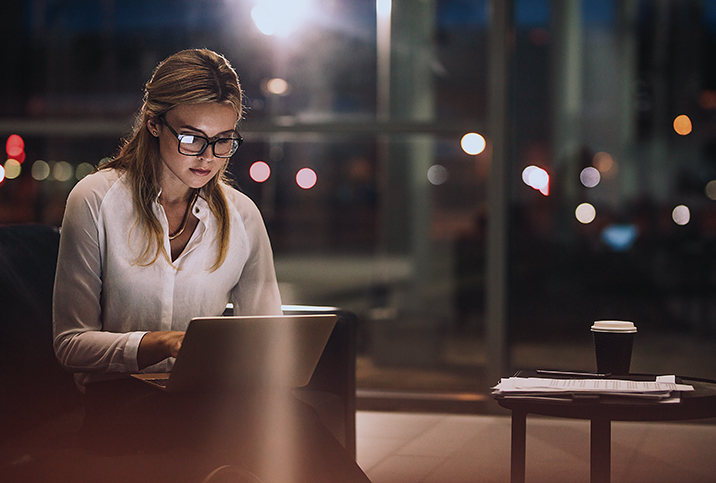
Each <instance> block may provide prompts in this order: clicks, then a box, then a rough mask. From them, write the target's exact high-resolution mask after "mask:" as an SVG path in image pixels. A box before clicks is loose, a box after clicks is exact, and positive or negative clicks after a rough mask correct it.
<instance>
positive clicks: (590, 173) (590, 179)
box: [579, 166, 602, 188]
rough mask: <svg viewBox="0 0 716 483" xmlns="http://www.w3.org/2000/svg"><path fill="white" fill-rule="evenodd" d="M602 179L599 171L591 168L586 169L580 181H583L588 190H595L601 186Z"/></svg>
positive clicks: (580, 175)
mask: <svg viewBox="0 0 716 483" xmlns="http://www.w3.org/2000/svg"><path fill="white" fill-rule="evenodd" d="M601 179H602V176H601V175H600V174H599V170H598V169H597V168H592V167H591V166H590V167H588V168H584V169H583V170H582V172H581V173H579V181H581V182H582V184H583V185H584V186H586V187H587V188H594V187H595V186H597V185H598V184H599V181H600V180H601Z"/></svg>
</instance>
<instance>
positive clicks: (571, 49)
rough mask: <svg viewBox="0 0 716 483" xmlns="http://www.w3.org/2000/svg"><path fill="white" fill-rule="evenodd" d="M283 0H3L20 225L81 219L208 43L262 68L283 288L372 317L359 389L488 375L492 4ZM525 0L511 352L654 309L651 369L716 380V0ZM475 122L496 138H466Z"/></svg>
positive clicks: (434, 386) (241, 63)
mask: <svg viewBox="0 0 716 483" xmlns="http://www.w3.org/2000/svg"><path fill="white" fill-rule="evenodd" d="M262 4H263V3H262V2H259V1H249V0H226V1H223V2H217V1H215V0H191V1H190V0H181V1H175V0H158V1H153V2H143V1H136V0H127V1H122V2H111V1H99V0H97V1H93V0H82V1H73V2H41V1H23V2H15V4H14V5H15V7H14V8H8V9H7V10H6V11H4V14H5V18H6V22H5V24H6V28H5V29H3V31H2V32H0V36H2V39H3V45H5V46H6V48H5V50H4V52H5V55H6V58H5V62H4V64H3V66H4V71H5V72H6V73H9V75H5V76H3V77H2V78H0V117H1V119H0V134H1V135H2V140H3V141H4V140H7V139H8V137H9V136H10V135H11V134H19V135H21V136H22V137H23V139H24V141H25V147H24V155H25V159H24V162H23V163H22V165H21V171H20V173H19V174H16V173H17V167H16V166H15V167H13V166H14V165H12V164H10V165H7V166H8V168H7V172H8V173H10V174H11V175H12V177H11V176H8V177H7V179H5V180H4V182H2V183H1V184H0V223H18V222H40V223H48V224H54V225H57V224H59V223H60V221H61V217H62V210H63V207H64V200H65V199H66V196H67V193H68V192H69V190H70V189H71V187H72V186H73V184H74V183H75V182H76V180H77V178H78V177H81V176H82V175H84V174H85V173H86V172H87V170H88V165H96V164H97V163H98V162H99V161H100V160H101V159H102V158H105V157H107V156H112V155H113V154H114V153H116V150H117V146H118V144H119V142H120V139H121V137H122V136H124V135H126V133H127V132H129V130H130V128H131V124H132V115H133V113H134V112H135V111H136V110H137V109H138V107H139V106H140V105H141V93H142V87H143V85H144V83H145V82H146V80H147V79H148V78H149V77H150V76H151V73H152V70H153V69H154V67H155V66H156V64H157V63H158V62H159V61H160V60H161V59H163V58H165V57H166V56H168V55H169V54H171V53H174V52H176V51H178V50H180V49H184V48H190V47H194V46H198V45H201V46H208V47H210V48H212V49H215V50H217V51H220V52H222V53H224V54H225V55H226V56H227V58H228V59H229V60H230V61H231V63H232V64H233V65H234V66H235V68H236V69H237V71H238V73H239V75H240V78H241V81H242V84H243V87H244V89H245V95H246V101H247V102H246V108H247V110H246V115H245V119H244V120H243V121H242V124H241V128H240V131H241V133H242V135H243V136H244V138H245V140H246V142H245V143H244V144H243V145H242V147H241V149H240V150H239V152H238V154H237V155H235V156H234V159H233V160H232V164H231V168H230V169H231V172H232V173H233V175H234V178H235V180H236V183H237V185H238V186H239V187H240V189H242V190H243V191H244V192H246V193H247V194H248V195H249V196H250V197H251V198H252V199H254V200H255V201H256V203H257V205H258V206H259V208H260V209H261V211H262V214H263V216H264V218H265V220H266V224H267V226H268V230H269V233H270V235H271V238H272V242H273V246H274V250H275V255H276V268H277V271H278V275H279V279H280V282H281V289H282V292H283V296H284V299H285V301H286V302H287V303H289V302H290V303H306V304H321V305H338V306H341V307H344V308H347V309H350V310H353V311H355V312H356V313H357V314H358V315H359V319H360V327H359V364H358V368H359V372H358V376H359V377H358V382H359V386H360V387H361V388H389V389H411V390H420V391H427V390H439V391H464V390H469V391H481V392H483V393H485V391H486V389H487V387H488V386H489V385H490V384H492V383H494V382H496V381H487V380H485V378H484V376H483V374H484V372H485V367H486V366H487V365H489V364H491V363H493V361H489V360H487V359H486V355H485V354H486V350H485V342H484V338H485V337H484V334H485V331H486V327H487V326H488V324H487V321H486V315H485V311H486V307H487V305H488V301H489V300H491V299H490V297H489V295H490V289H491V280H490V279H488V278H487V277H488V274H487V262H488V261H490V258H489V255H486V251H485V250H486V241H487V233H488V231H489V230H490V226H491V225H490V222H491V208H490V206H489V204H488V193H489V190H490V183H489V175H490V171H491V164H492V163H493V162H497V160H492V159H491V157H492V154H491V153H492V140H491V139H490V133H489V131H488V129H487V127H488V117H487V115H488V100H490V98H491V97H490V91H489V89H488V58H489V53H490V48H491V46H490V45H489V42H488V29H489V5H490V2H488V1H487V0H478V1H466V0H434V1H423V2H415V1H414V0H393V2H392V19H391V18H389V17H385V16H382V17H381V16H380V15H377V12H376V3H375V2H374V1H373V0H360V1H358V0H333V1H320V0H315V1H312V2H306V3H305V4H304V3H303V2H299V1H298V0H292V1H290V2H287V3H286V5H287V6H288V7H291V8H294V7H295V6H301V5H302V6H303V7H302V8H303V10H300V11H296V12H294V13H293V14H292V17H291V18H292V19H293V20H296V19H299V18H301V19H303V20H302V22H300V23H296V24H293V25H292V26H291V27H292V30H290V31H282V32H279V31H278V30H275V31H274V32H273V34H272V35H266V34H265V33H263V32H264V31H267V30H266V29H267V28H268V27H267V26H266V24H264V23H261V22H262V20H256V19H257V18H259V19H261V18H263V19H264V20H265V17H260V15H259V14H260V13H261V12H259V13H256V12H253V9H254V8H255V7H257V6H260V5H262ZM513 4H514V5H513V6H514V9H513V10H514V15H513V19H512V20H513V25H512V27H514V36H510V38H509V39H508V43H509V45H510V47H511V49H510V55H511V57H509V58H508V59H505V62H508V63H509V65H510V76H511V81H510V84H509V90H510V104H509V105H508V106H506V110H505V114H506V115H507V118H508V126H509V133H510V139H509V143H508V144H509V156H508V159H507V166H508V172H509V190H508V191H509V210H508V216H507V221H508V224H509V227H508V228H509V244H508V245H509V246H508V247H507V248H508V253H509V259H508V267H509V269H508V273H507V274H506V276H507V280H508V288H509V290H508V301H507V306H508V317H507V321H506V323H507V324H508V339H509V347H510V356H511V366H510V368H509V369H510V370H512V369H522V368H538V367H549V368H564V369H584V370H594V369H595V367H594V359H593V350H592V348H591V340H590V333H589V326H590V325H591V323H592V322H593V320H596V319H600V318H617V319H629V320H633V321H634V322H635V323H636V325H637V327H638V329H639V332H638V335H637V343H636V346H635V352H634V360H633V369H634V370H637V371H642V372H677V373H685V374H687V373H688V374H692V375H697V376H704V377H716V361H715V360H714V358H715V357H716V356H715V354H716V350H714V346H715V345H716V300H715V299H714V290H716V282H715V278H714V273H716V270H714V268H715V267H712V262H711V261H712V260H713V259H714V248H715V247H716V245H715V244H714V240H715V239H716V228H715V227H716V223H715V222H714V220H716V208H714V199H716V188H714V185H715V183H716V181H714V179H716V163H715V162H714V159H715V153H716V150H715V149H714V146H715V145H716V143H715V141H714V139H715V135H714V132H716V131H715V130H714V111H715V110H716V68H715V64H714V59H713V58H712V57H713V56H711V55H710V52H712V51H713V49H714V45H715V44H716V2H714V1H711V0H708V1H707V0H704V1H696V0H692V1H676V0H672V1H663V2H649V1H638V0H629V1H623V2H622V1H619V2H617V1H614V0H582V1H581V2H579V1H575V2H551V1H548V0H539V1H536V0H529V1H527V0H524V1H523V0H518V1H515V2H513ZM555 6H558V7H559V8H555ZM288 7H287V8H286V9H285V10H286V12H289V11H290V9H289V8H288ZM252 12H253V15H252ZM286 12H283V13H286ZM264 13H265V12H264ZM307 13H308V15H305V14H307ZM386 19H387V20H386ZM272 21H274V22H278V18H274V19H273V20H272ZM276 25H278V24H276ZM276 25H274V27H276ZM276 28H277V27H276ZM269 30H270V29H269ZM282 35H283V36H282ZM30 59H31V61H30ZM679 116H687V117H688V118H684V117H679ZM689 129H690V130H689ZM468 132H476V133H480V134H481V135H483V136H485V138H487V146H486V149H484V151H482V152H480V153H479V154H474V155H470V154H467V153H466V152H465V151H464V150H463V148H462V147H461V144H460V141H461V138H462V136H463V135H464V134H466V133H468ZM9 157H10V156H9V153H8V158H9ZM257 162H263V163H264V164H260V165H258V164H255V163H257ZM3 164H6V163H4V160H3ZM252 166H254V171H252V170H251V168H252ZM306 168H307V169H308V170H305V169H306ZM526 168H529V169H527V171H525V170H526ZM538 168H539V169H538ZM13 170H14V171H13ZM302 170H304V171H302ZM299 172H300V173H301V175H300V176H299V179H298V180H297V176H298V175H299ZM252 173H253V175H252ZM252 176H253V177H252ZM314 176H315V177H314ZM299 182H300V183H301V184H302V185H303V187H301V186H299ZM314 182H315V184H314ZM578 208H579V209H578ZM492 221H494V220H492ZM498 275H500V274H498ZM505 375H507V374H505Z"/></svg>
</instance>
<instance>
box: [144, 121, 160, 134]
mask: <svg viewBox="0 0 716 483" xmlns="http://www.w3.org/2000/svg"><path fill="white" fill-rule="evenodd" d="M147 129H148V130H149V133H150V134H151V135H152V136H154V137H159V133H160V125H159V122H157V119H156V118H152V119H149V120H148V121H147Z"/></svg>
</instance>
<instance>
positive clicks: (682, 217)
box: [671, 205, 691, 226]
mask: <svg viewBox="0 0 716 483" xmlns="http://www.w3.org/2000/svg"><path fill="white" fill-rule="evenodd" d="M671 219H672V220H674V223H676V224H677V225H681V226H683V225H686V224H688V223H689V221H691V211H689V207H688V206H686V205H679V206H677V207H676V208H674V210H673V211H672V212H671Z"/></svg>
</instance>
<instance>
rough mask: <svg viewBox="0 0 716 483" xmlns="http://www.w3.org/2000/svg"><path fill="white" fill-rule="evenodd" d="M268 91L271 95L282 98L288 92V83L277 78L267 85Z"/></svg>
mask: <svg viewBox="0 0 716 483" xmlns="http://www.w3.org/2000/svg"><path fill="white" fill-rule="evenodd" d="M266 89H267V90H268V91H269V92H270V93H271V94H275V95H277V96H282V95H284V94H285V93H286V92H287V91H288V82H286V81H285V80H283V79H281V78H279V77H275V78H273V79H270V80H269V81H268V82H267V83H266Z"/></svg>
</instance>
